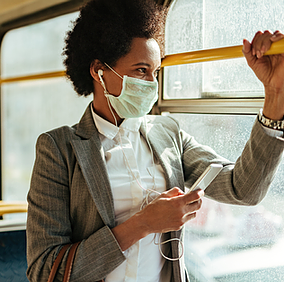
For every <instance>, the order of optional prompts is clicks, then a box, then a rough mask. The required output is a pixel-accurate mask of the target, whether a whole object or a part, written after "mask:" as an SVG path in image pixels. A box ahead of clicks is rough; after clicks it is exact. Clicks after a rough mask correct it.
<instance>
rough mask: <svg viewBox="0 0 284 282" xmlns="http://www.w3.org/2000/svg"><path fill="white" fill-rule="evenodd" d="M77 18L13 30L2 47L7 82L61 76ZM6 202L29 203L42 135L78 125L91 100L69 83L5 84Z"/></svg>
mask: <svg viewBox="0 0 284 282" xmlns="http://www.w3.org/2000/svg"><path fill="white" fill-rule="evenodd" d="M76 16H77V13H72V14H69V15H65V16H60V17H58V18H54V19H51V20H47V21H44V22H41V23H37V24H33V25H30V26H26V27H22V28H19V29H15V30H11V31H9V32H8V33H7V34H6V35H5V37H4V39H3V43H2V50H1V51H2V53H1V64H2V65H1V71H2V78H3V79H5V78H10V77H20V76H27V75H35V74H43V76H44V74H45V73H48V72H51V71H52V72H53V71H59V70H60V71H62V70H63V64H62V57H61V53H62V48H63V44H64V37H65V33H66V31H67V30H68V29H69V27H70V21H71V20H73V19H75V18H76ZM1 95H2V97H1V99H2V104H1V113H2V198H3V200H5V201H19V200H20V201H25V200H26V194H27V191H28V189H29V182H30V176H31V171H32V166H33V163H34V158H35V142H36V139H37V137H38V135H39V134H40V133H42V132H45V131H48V130H50V129H52V128H54V127H58V126H61V125H64V124H67V125H73V124H75V123H77V122H78V120H79V119H80V117H81V115H82V113H83V112H84V110H85V108H86V106H87V104H88V103H89V102H90V99H91V97H89V98H87V99H84V98H79V97H78V95H77V94H76V93H75V91H74V90H73V88H72V86H71V84H70V83H69V82H67V80H66V78H64V77H58V78H48V79H39V80H38V79H37V80H27V81H22V80H21V81H16V82H12V83H3V84H2V88H1Z"/></svg>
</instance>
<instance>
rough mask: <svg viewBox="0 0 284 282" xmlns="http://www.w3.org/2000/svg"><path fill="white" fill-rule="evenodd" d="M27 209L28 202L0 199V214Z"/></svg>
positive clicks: (25, 210)
mask: <svg viewBox="0 0 284 282" xmlns="http://www.w3.org/2000/svg"><path fill="white" fill-rule="evenodd" d="M27 211H28V204H27V203H26V202H4V201H0V216H1V215H4V214H8V213H20V212H27Z"/></svg>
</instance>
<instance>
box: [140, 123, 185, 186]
mask: <svg viewBox="0 0 284 282" xmlns="http://www.w3.org/2000/svg"><path fill="white" fill-rule="evenodd" d="M140 131H141V134H142V135H143V137H144V138H145V139H146V138H148V140H149V143H150V146H151V147H152V149H153V152H154V154H155V157H156V158H157V159H158V161H159V163H160V164H161V166H162V167H163V169H164V171H165V175H166V181H167V185H168V189H171V188H173V187H175V186H177V187H179V188H180V189H182V190H184V179H183V171H182V164H181V156H180V152H179V151H178V150H177V148H176V147H175V145H174V142H173V140H172V139H171V137H170V136H169V134H168V133H167V132H166V131H165V129H164V127H163V126H162V125H161V124H159V123H156V124H153V123H149V122H148V123H147V126H146V128H145V125H141V128H140ZM146 132H147V133H146Z"/></svg>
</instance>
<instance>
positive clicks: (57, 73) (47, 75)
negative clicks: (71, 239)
mask: <svg viewBox="0 0 284 282" xmlns="http://www.w3.org/2000/svg"><path fill="white" fill-rule="evenodd" d="M65 75H66V73H65V71H54V72H47V73H40V74H34V75H26V76H17V77H10V78H3V79H1V78H0V85H1V84H2V83H11V82H19V81H28V80H35V79H44V78H55V77H62V76H65Z"/></svg>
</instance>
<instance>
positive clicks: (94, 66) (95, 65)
mask: <svg viewBox="0 0 284 282" xmlns="http://www.w3.org/2000/svg"><path fill="white" fill-rule="evenodd" d="M99 70H105V66H104V64H103V63H101V61H99V60H98V59H95V60H94V61H93V62H92V63H91V65H90V74H91V76H92V78H93V79H94V80H95V81H96V82H98V83H101V81H100V78H99V76H98V71H99Z"/></svg>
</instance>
